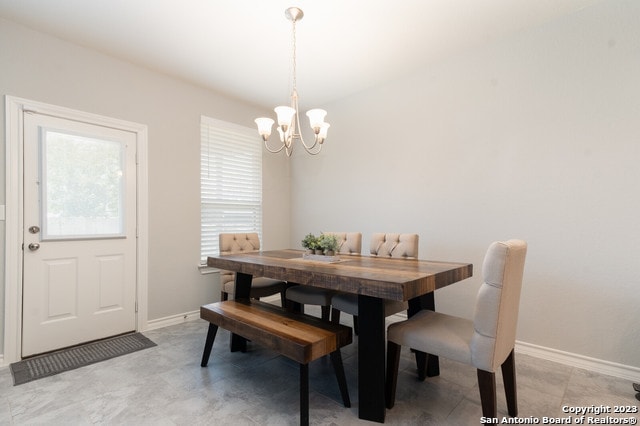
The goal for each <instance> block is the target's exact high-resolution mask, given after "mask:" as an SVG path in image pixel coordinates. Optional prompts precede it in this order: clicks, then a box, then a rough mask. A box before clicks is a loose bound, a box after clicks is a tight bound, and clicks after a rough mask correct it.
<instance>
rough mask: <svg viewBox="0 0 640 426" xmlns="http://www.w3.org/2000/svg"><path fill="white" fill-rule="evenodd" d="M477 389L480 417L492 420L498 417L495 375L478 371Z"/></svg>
mask: <svg viewBox="0 0 640 426" xmlns="http://www.w3.org/2000/svg"><path fill="white" fill-rule="evenodd" d="M478 388H479V389H480V401H481V402H482V416H483V417H488V418H494V417H496V416H497V415H498V403H497V400H496V374H495V373H491V372H489V371H485V370H480V369H478Z"/></svg>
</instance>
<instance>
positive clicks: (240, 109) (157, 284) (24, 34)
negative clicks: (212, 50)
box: [0, 19, 289, 354]
mask: <svg viewBox="0 0 640 426" xmlns="http://www.w3.org/2000/svg"><path fill="white" fill-rule="evenodd" d="M0 95H11V96H16V97H20V98H26V99H30V100H35V101H40V102H45V103H49V104H54V105H59V106H63V107H67V108H73V109H77V110H81V111H87V112H91V113H95V114H101V115H105V116H110V117H115V118H119V119H124V120H128V121H133V122H137V123H142V124H146V125H147V126H148V130H149V307H148V312H149V320H154V319H161V318H166V317H170V316H172V315H177V314H181V313H184V312H190V311H194V310H197V309H198V308H199V306H200V305H202V304H203V303H208V302H211V301H213V300H216V299H217V298H218V297H219V288H218V289H217V290H216V289H215V287H214V285H213V283H212V280H213V278H212V276H211V275H209V276H202V275H200V273H199V272H198V269H197V264H198V262H199V259H200V252H199V250H200V192H199V191H200V186H199V185H200V174H199V173H200V165H199V160H200V159H199V155H200V115H201V114H204V115H208V116H211V117H214V118H217V119H221V120H226V121H230V122H235V123H237V124H241V125H245V126H250V127H253V122H252V120H253V117H256V116H259V115H264V113H265V111H263V110H260V109H259V108H257V107H255V106H251V105H247V104H245V103H242V102H239V101H236V100H233V99H230V98H226V97H224V96H222V95H220V94H217V93H214V92H211V91H207V90H204V89H202V88H199V87H195V86H192V85H189V84H187V83H184V82H182V81H179V80H176V79H173V78H170V77H167V76H164V75H161V74H158V73H155V72H153V71H150V70H146V69H142V68H139V67H136V66H134V65H131V64H129V63H126V62H122V61H119V60H115V59H113V58H111V57H108V56H105V55H102V54H100V53H97V52H95V51H91V50H87V49H85V48H82V47H79V46H76V45H73V44H69V43H66V42H63V41H61V40H59V39H56V38H53V37H50V36H47V35H44V34H42V33H39V32H36V31H32V30H30V29H27V28H25V27H22V26H19V25H16V24H14V23H11V22H9V21H6V20H3V19H0ZM1 113H2V116H4V99H2V107H1ZM0 134H1V135H2V140H4V134H5V128H4V120H0ZM256 140H257V141H258V138H256ZM2 147H3V148H2V149H0V188H1V189H0V204H4V200H5V195H4V187H5V186H4V185H5V183H4V182H5V180H4V178H5V166H4V164H5V159H4V143H3V144H2ZM288 185H289V167H288V162H287V161H286V160H285V159H284V157H283V156H279V157H276V156H272V155H265V161H264V189H265V192H264V228H265V232H264V236H263V240H264V241H263V245H264V247H265V248H280V247H284V246H286V245H287V244H288V241H289V225H288V223H289V186H288ZM4 235H5V234H4V222H0V247H1V248H0V255H2V258H0V260H1V261H2V264H3V265H4V262H3V257H4V255H3V251H4ZM3 280H4V271H3V273H2V274H0V354H1V353H2V350H1V349H2V346H1V345H2V337H1V336H2V331H3V330H4V282H3Z"/></svg>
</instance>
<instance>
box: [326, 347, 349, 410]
mask: <svg viewBox="0 0 640 426" xmlns="http://www.w3.org/2000/svg"><path fill="white" fill-rule="evenodd" d="M330 356H331V362H332V363H333V369H334V371H335V372H336V379H338V387H339V388H340V394H341V395H342V402H343V403H344V406H345V407H347V408H349V407H351V399H350V398H349V389H348V388H347V377H346V376H345V374H344V366H343V365H342V355H341V354H340V349H338V350H335V351H333V352H331V354H330Z"/></svg>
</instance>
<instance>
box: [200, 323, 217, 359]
mask: <svg viewBox="0 0 640 426" xmlns="http://www.w3.org/2000/svg"><path fill="white" fill-rule="evenodd" d="M217 332H218V326H217V325H213V324H211V323H209V331H207V340H206V341H205V342H204V352H202V361H201V362H200V367H206V366H207V364H208V363H209V356H210V355H211V349H212V348H213V341H214V340H216V333H217Z"/></svg>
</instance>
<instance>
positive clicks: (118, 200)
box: [40, 129, 125, 240]
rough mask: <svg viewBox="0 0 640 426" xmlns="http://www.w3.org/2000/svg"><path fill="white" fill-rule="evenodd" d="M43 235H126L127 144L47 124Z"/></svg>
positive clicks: (62, 236)
mask: <svg viewBox="0 0 640 426" xmlns="http://www.w3.org/2000/svg"><path fill="white" fill-rule="evenodd" d="M42 136H43V137H42V139H41V140H42V145H41V148H42V149H41V154H42V157H41V167H42V169H41V182H40V184H41V203H42V210H41V211H42V236H43V239H56V240H59V239H77V238H107V237H121V236H123V235H124V219H123V218H124V207H125V206H124V178H125V176H124V157H125V155H124V154H125V153H124V150H125V145H124V144H123V143H121V142H118V141H110V140H103V139H96V138H92V137H89V136H82V135H75V134H68V133H62V132H59V131H55V130H47V129H43V132H42Z"/></svg>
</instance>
